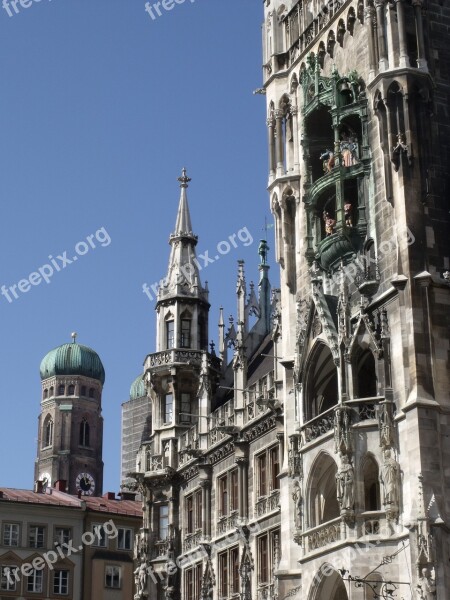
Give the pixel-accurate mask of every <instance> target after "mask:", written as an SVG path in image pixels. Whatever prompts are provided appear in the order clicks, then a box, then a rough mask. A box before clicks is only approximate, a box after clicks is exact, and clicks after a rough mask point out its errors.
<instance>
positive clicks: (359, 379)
mask: <svg viewBox="0 0 450 600" xmlns="http://www.w3.org/2000/svg"><path fill="white" fill-rule="evenodd" d="M355 362H356V364H355V368H356V381H355V384H356V386H355V387H356V390H355V392H356V393H355V394H354V395H355V397H357V398H374V397H375V396H376V395H377V387H378V386H377V373H376V367H375V358H374V356H373V354H372V352H371V351H370V350H369V349H366V350H363V351H362V352H360V353H359V354H358V355H357V357H356V361H355Z"/></svg>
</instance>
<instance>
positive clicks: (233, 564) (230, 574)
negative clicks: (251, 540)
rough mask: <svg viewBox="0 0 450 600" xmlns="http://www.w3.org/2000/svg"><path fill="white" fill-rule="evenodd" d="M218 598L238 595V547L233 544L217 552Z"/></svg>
mask: <svg viewBox="0 0 450 600" xmlns="http://www.w3.org/2000/svg"><path fill="white" fill-rule="evenodd" d="M219 594H220V600H228V599H231V598H235V597H236V596H238V595H239V547H238V546H235V547H233V548H230V549H228V550H226V551H225V552H222V553H221V554H219Z"/></svg>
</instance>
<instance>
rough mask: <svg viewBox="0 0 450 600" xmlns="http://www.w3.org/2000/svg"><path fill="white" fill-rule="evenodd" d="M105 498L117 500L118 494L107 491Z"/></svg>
mask: <svg viewBox="0 0 450 600" xmlns="http://www.w3.org/2000/svg"><path fill="white" fill-rule="evenodd" d="M103 498H104V499H105V500H115V499H116V494H115V493H114V492H106V494H103Z"/></svg>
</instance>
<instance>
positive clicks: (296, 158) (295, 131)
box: [291, 106, 300, 173]
mask: <svg viewBox="0 0 450 600" xmlns="http://www.w3.org/2000/svg"><path fill="white" fill-rule="evenodd" d="M291 115H292V127H293V135H294V172H295V173H298V171H299V169H300V161H299V145H298V108H297V107H296V106H293V107H292V108H291Z"/></svg>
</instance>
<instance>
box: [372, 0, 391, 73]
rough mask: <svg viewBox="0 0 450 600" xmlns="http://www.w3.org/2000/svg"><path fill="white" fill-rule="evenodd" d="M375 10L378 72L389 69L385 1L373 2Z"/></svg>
mask: <svg viewBox="0 0 450 600" xmlns="http://www.w3.org/2000/svg"><path fill="white" fill-rule="evenodd" d="M375 8H376V11H377V35H378V51H379V54H380V55H379V60H378V66H379V68H380V71H386V69H388V68H389V61H388V55H387V46H386V18H385V17H386V15H385V10H386V0H375Z"/></svg>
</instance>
